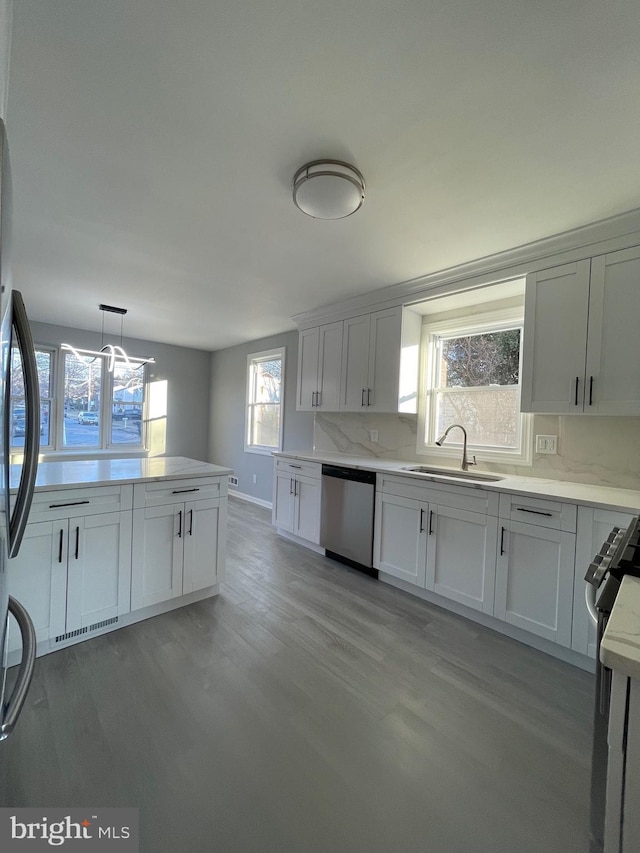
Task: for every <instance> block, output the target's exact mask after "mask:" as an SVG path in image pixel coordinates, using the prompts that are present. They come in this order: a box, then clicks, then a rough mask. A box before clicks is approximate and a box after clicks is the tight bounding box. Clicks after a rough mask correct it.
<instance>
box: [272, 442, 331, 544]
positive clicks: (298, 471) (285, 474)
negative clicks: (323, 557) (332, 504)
mask: <svg viewBox="0 0 640 853" xmlns="http://www.w3.org/2000/svg"><path fill="white" fill-rule="evenodd" d="M321 476H322V466H321V465H320V464H319V463H317V462H298V461H296V460H295V459H286V458H277V459H276V461H275V470H274V478H273V508H272V521H273V524H274V525H275V527H277V528H278V530H280V531H284V532H286V533H292V534H293V535H294V536H297V537H299V538H300V539H305V540H306V541H308V542H312V543H313V544H314V545H318V544H319V542H320V506H321V494H322V492H321V483H322V480H321Z"/></svg>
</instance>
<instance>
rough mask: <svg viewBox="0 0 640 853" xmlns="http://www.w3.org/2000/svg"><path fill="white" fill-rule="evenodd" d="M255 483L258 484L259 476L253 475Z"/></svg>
mask: <svg viewBox="0 0 640 853" xmlns="http://www.w3.org/2000/svg"><path fill="white" fill-rule="evenodd" d="M253 482H254V483H257V482H258V475H257V474H254V475H253Z"/></svg>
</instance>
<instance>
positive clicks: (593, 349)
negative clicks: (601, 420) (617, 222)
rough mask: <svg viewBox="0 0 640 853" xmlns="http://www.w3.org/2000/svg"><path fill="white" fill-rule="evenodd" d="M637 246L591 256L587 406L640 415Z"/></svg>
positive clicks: (639, 260)
mask: <svg viewBox="0 0 640 853" xmlns="http://www.w3.org/2000/svg"><path fill="white" fill-rule="evenodd" d="M638 317H640V249H639V248H637V247H636V248H634V249H624V250H623V251H620V252H612V253H611V254H608V255H601V256H600V257H598V258H592V260H591V289H590V294H589V334H588V338H587V368H586V392H585V394H586V396H585V406H584V409H585V412H593V413H594V414H600V415H602V414H608V415H640V370H639V369H638V365H640V335H638V329H637V325H638Z"/></svg>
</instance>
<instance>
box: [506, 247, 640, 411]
mask: <svg viewBox="0 0 640 853" xmlns="http://www.w3.org/2000/svg"><path fill="white" fill-rule="evenodd" d="M638 316H640V248H634V249H624V250H621V251H619V252H612V253H610V254H608V255H601V256H599V257H596V258H592V259H591V260H584V261H578V262H577V263H572V264H566V265H563V266H561V267H555V268H553V269H549V270H543V271H542V272H536V273H532V274H530V275H528V276H527V289H526V299H525V327H524V342H523V364H522V401H521V409H522V411H524V412H547V413H551V414H578V413H582V412H585V413H588V414H608V415H638V414H640V373H639V372H638V369H637V365H638V363H639V360H640V337H639V336H638V335H637V332H636V330H635V326H636V321H637V317H638Z"/></svg>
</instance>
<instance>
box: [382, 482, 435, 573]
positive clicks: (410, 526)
mask: <svg viewBox="0 0 640 853" xmlns="http://www.w3.org/2000/svg"><path fill="white" fill-rule="evenodd" d="M428 517H429V504H427V503H423V502H422V501H417V500H413V499H412V498H401V497H398V496H396V495H385V494H382V493H381V492H378V493H377V494H376V512H375V537H374V548H373V560H374V566H375V568H376V569H379V570H380V571H381V572H386V573H387V574H389V575H393V576H394V577H397V578H400V579H401V580H403V581H407V582H408V583H412V584H415V585H416V586H419V587H422V588H424V585H425V570H426V555H427V527H426V525H427V524H428Z"/></svg>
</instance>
